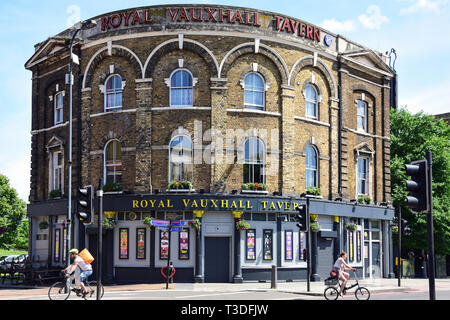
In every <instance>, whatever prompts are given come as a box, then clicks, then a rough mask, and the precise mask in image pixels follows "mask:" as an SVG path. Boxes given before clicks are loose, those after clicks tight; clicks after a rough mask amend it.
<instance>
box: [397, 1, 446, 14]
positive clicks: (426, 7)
mask: <svg viewBox="0 0 450 320" xmlns="http://www.w3.org/2000/svg"><path fill="white" fill-rule="evenodd" d="M447 2H448V0H437V1H430V0H417V1H416V2H415V3H414V4H413V5H411V6H410V7H408V8H404V9H401V10H400V15H406V14H414V13H416V12H419V11H421V12H423V11H429V12H430V11H431V12H434V13H438V12H439V11H440V10H441V7H442V6H444V5H446V4H447Z"/></svg>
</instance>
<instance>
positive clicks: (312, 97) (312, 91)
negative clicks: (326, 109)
mask: <svg viewBox="0 0 450 320" xmlns="http://www.w3.org/2000/svg"><path fill="white" fill-rule="evenodd" d="M317 96H318V95H317V91H316V88H314V86H313V85H311V84H308V85H306V88H305V110H306V117H308V118H312V119H317V118H318V111H317V109H318V99H317Z"/></svg>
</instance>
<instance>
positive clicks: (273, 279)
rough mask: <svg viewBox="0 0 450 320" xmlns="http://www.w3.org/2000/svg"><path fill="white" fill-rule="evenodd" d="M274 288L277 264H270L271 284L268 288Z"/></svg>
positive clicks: (275, 286)
mask: <svg viewBox="0 0 450 320" xmlns="http://www.w3.org/2000/svg"><path fill="white" fill-rule="evenodd" d="M276 288H277V266H276V265H272V284H271V286H270V289H276Z"/></svg>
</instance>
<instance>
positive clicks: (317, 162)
mask: <svg viewBox="0 0 450 320" xmlns="http://www.w3.org/2000/svg"><path fill="white" fill-rule="evenodd" d="M308 150H312V151H313V152H314V155H315V157H316V163H315V168H308ZM308 171H314V180H315V181H314V182H315V183H314V185H312V186H308V175H307V173H308ZM305 187H306V188H308V187H319V152H318V151H317V148H316V147H315V146H313V145H308V146H307V147H306V149H305Z"/></svg>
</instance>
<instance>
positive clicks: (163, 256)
mask: <svg viewBox="0 0 450 320" xmlns="http://www.w3.org/2000/svg"><path fill="white" fill-rule="evenodd" d="M159 243H160V249H159V259H160V260H167V259H169V231H165V230H159Z"/></svg>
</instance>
